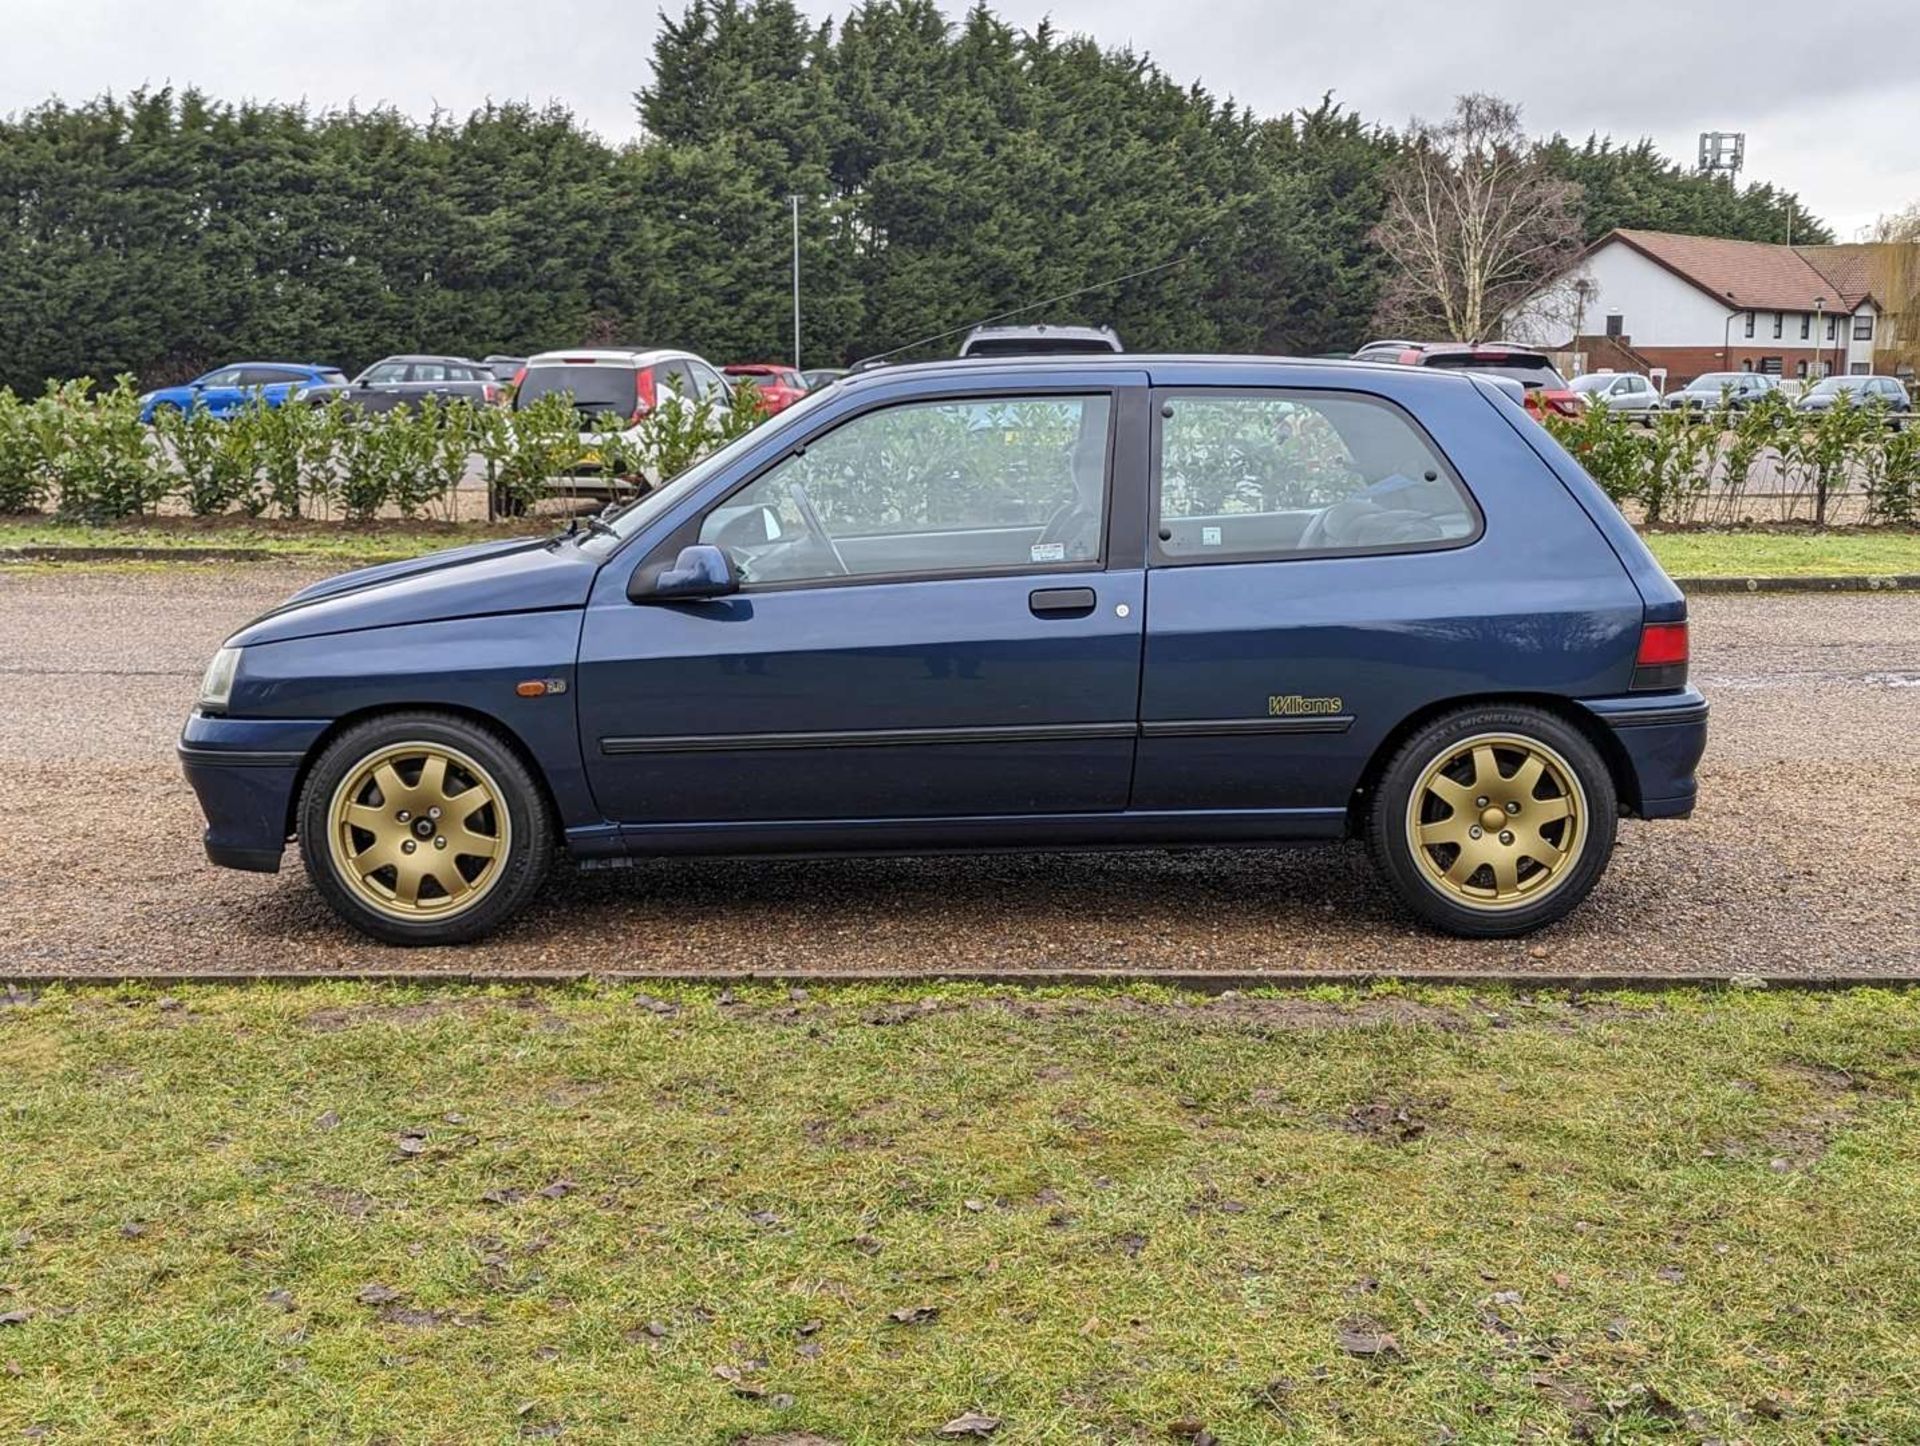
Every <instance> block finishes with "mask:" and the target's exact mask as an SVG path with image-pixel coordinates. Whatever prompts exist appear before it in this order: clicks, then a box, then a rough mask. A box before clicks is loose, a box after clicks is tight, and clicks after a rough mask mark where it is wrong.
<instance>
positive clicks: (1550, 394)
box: [1538, 387, 1580, 417]
mask: <svg viewBox="0 0 1920 1446" xmlns="http://www.w3.org/2000/svg"><path fill="white" fill-rule="evenodd" d="M1538 395H1539V398H1540V408H1541V410H1542V411H1548V412H1558V413H1559V414H1560V415H1561V416H1563V417H1577V416H1579V415H1580V393H1578V392H1576V391H1573V390H1571V389H1570V388H1566V387H1542V388H1541V389H1540V391H1539V393H1538Z"/></svg>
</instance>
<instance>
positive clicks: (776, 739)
mask: <svg viewBox="0 0 1920 1446" xmlns="http://www.w3.org/2000/svg"><path fill="white" fill-rule="evenodd" d="M1133 736H1134V725H1133V724H1132V723H1033V724H1024V725H1022V724H1016V725H1014V726H1011V727H995V728H855V729H847V730H841V731H835V732H830V733H685V734H660V735H658V736H648V737H640V738H602V739H601V740H600V751H601V752H602V753H604V754H608V755H610V756H617V755H620V754H628V753H722V752H724V753H733V752H746V751H751V750H754V749H762V748H887V747H897V746H903V745H914V746H924V745H927V744H937V743H1060V742H1072V741H1074V740H1076V739H1087V738H1131V737H1133Z"/></svg>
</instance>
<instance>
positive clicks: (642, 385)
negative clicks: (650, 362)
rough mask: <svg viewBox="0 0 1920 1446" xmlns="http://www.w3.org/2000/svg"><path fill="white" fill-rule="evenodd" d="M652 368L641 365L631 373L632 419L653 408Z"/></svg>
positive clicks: (638, 417)
mask: <svg viewBox="0 0 1920 1446" xmlns="http://www.w3.org/2000/svg"><path fill="white" fill-rule="evenodd" d="M655 395H656V394H655V392H654V390H653V368H652V367H641V368H640V370H639V371H637V372H635V373H634V374H633V420H634V421H636V422H637V421H639V420H640V419H641V418H642V417H644V416H646V414H647V413H648V412H651V411H652V410H653V403H654V398H655Z"/></svg>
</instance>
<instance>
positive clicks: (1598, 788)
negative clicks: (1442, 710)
mask: <svg viewBox="0 0 1920 1446" xmlns="http://www.w3.org/2000/svg"><path fill="white" fill-rule="evenodd" d="M1617 810H1618V801H1617V797H1616V794H1615V791H1614V785H1613V776H1612V774H1611V773H1609V771H1608V769H1607V765H1606V762H1605V760H1603V759H1602V758H1601V757H1600V754H1599V752H1598V750H1596V749H1595V748H1594V746H1593V744H1592V743H1591V742H1589V741H1588V740H1587V738H1586V736H1585V735H1584V734H1582V733H1581V732H1580V731H1579V730H1578V729H1577V728H1574V727H1573V726H1572V725H1570V724H1568V723H1566V722H1564V721H1563V720H1562V719H1560V718H1558V717H1555V716H1554V715H1553V714H1552V713H1549V712H1546V711H1545V710H1544V709H1539V708H1532V707H1526V706H1519V705H1515V706H1506V707H1484V708H1464V709H1461V710H1460V711H1459V712H1456V713H1450V714H1447V715H1445V716H1444V717H1441V718H1438V719H1435V720H1434V721H1433V722H1431V723H1429V724H1427V725H1426V726H1425V727H1423V728H1421V729H1420V730H1419V731H1418V732H1417V733H1415V734H1414V736H1413V737H1411V738H1409V739H1408V740H1407V741H1406V743H1405V744H1404V745H1402V747H1401V748H1400V749H1399V751H1398V752H1396V753H1395V755H1394V756H1393V758H1392V760H1391V761H1390V762H1389V763H1388V764H1387V767H1386V769H1385V771H1384V772H1383V773H1382V775H1381V778H1380V785H1379V787H1378V788H1377V789H1376V790H1375V793H1374V797H1373V801H1372V807H1371V810H1370V813H1369V816H1368V821H1367V842H1368V845H1369V847H1370V848H1371V849H1372V851H1373V856H1374V861H1375V862H1376V863H1377V864H1378V865H1379V867H1380V870H1381V872H1382V873H1383V874H1384V875H1385V876H1386V877H1387V879H1388V880H1389V881H1390V882H1391V883H1392V884H1393V887H1394V891H1395V892H1396V893H1397V894H1398V895H1399V896H1400V899H1401V901H1402V902H1403V903H1405V904H1406V906H1407V907H1408V908H1409V909H1410V910H1412V911H1413V913H1415V914H1416V915H1418V916H1419V917H1420V918H1421V919H1423V920H1425V921H1426V922H1427V923H1429V924H1431V925H1433V926H1434V927H1436V928H1439V929H1443V930H1445V931H1447V932H1448V933H1450V934H1461V935H1465V936H1468V937H1473V938H1507V937H1511V936H1513V935H1515V934H1524V933H1527V932H1529V931H1531V930H1534V929H1537V928H1540V927H1541V926H1542V925H1545V924H1550V923H1553V922H1554V921H1555V920H1557V919H1561V918H1564V917H1565V916H1566V915H1567V914H1568V913H1569V912H1570V911H1572V909H1573V908H1574V907H1575V906H1576V905H1578V904H1579V903H1580V901H1581V900H1582V899H1584V898H1585V897H1586V896H1587V894H1588V893H1589V892H1590V891H1591V890H1592V888H1593V886H1594V884H1595V882H1596V881H1598V879H1599V877H1600V875H1601V873H1602V872H1603V871H1604V870H1605V869H1606V866H1607V860H1608V858H1609V857H1610V856H1611V855H1612V853H1613V838H1614V825H1615V814H1616V812H1617Z"/></svg>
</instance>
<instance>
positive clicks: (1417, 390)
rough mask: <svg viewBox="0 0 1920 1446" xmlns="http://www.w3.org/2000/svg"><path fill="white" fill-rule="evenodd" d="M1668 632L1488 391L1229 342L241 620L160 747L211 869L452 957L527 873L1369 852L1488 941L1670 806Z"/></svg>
mask: <svg viewBox="0 0 1920 1446" xmlns="http://www.w3.org/2000/svg"><path fill="white" fill-rule="evenodd" d="M1706 719H1707V704H1706V702H1705V700H1704V699H1702V697H1701V696H1700V694H1699V693H1698V692H1697V691H1696V690H1694V689H1693V688H1691V687H1690V686H1688V684H1687V627H1686V602H1685V600H1684V598H1683V597H1682V596H1681V594H1680V592H1679V590H1678V589H1677V588H1676V587H1675V586H1674V585H1673V583H1672V582H1671V581H1670V580H1669V579H1668V578H1667V576H1666V575H1665V574H1664V573H1663V572H1662V571H1661V569H1660V567H1659V565H1658V564H1657V563H1656V562H1655V561H1654V559H1653V557H1652V556H1651V555H1650V554H1649V553H1648V551H1647V549H1646V548H1645V547H1644V546H1643V545H1642V544H1641V542H1640V540H1639V538H1638V537H1637V536H1636V535H1635V534H1634V532H1633V530H1632V529H1631V528H1630V527H1629V526H1628V525H1627V524H1626V523H1625V522H1624V521H1623V520H1622V518H1621V516H1620V514H1619V512H1618V511H1617V510H1616V509H1615V508H1614V507H1613V505H1612V504H1611V503H1610V502H1609V501H1608V500H1607V499H1606V497H1605V496H1604V494H1602V492H1601V491H1600V489H1599V488H1598V487H1597V486H1596V485H1595V484H1594V482H1593V481H1592V480H1591V479H1590V478H1589V477H1588V476H1587V475H1586V473H1585V472H1583V471H1582V470H1581V469H1580V467H1579V466H1578V465H1577V464H1576V463H1575V462H1574V460H1573V459H1572V458H1571V457H1570V456H1569V455H1568V454H1567V453H1566V452H1565V451H1563V450H1562V449H1561V448H1560V447H1559V446H1558V445H1557V444H1556V443H1555V442H1554V441H1553V439H1552V438H1551V437H1550V436H1549V435H1548V434H1547V433H1546V432H1545V431H1544V430H1543V429H1542V428H1540V427H1539V426H1538V425H1536V424H1535V423H1534V422H1532V421H1531V420H1530V419H1529V418H1528V417H1527V415H1526V414H1525V412H1523V411H1522V410H1521V409H1520V408H1519V407H1517V406H1515V405H1514V404H1513V403H1512V402H1511V401H1510V400H1508V399H1507V398H1506V397H1505V396H1504V395H1503V394H1502V393H1501V392H1500V391H1499V390H1498V389H1497V388H1495V387H1494V386H1492V385H1491V384H1489V383H1487V382H1486V381H1485V380H1483V379H1481V378H1477V377H1474V376H1471V375H1464V374H1458V373H1447V372H1440V371H1433V370H1426V369H1419V368H1411V367H1397V366H1372V365H1367V364H1363V363H1341V362H1300V361H1282V360H1266V359H1255V358H1229V357H1220V358H1160V357H1146V356H1115V357H1111V358H1101V357H1092V356H1073V357H1058V358H1051V359H1046V358H1035V359H1025V360H1022V359H1005V360H991V361H983V360H972V361H967V362H949V363H942V364H935V365H927V366H910V367H888V368H883V369H877V370H873V371H869V372H867V373H865V374H862V375H855V376H852V377H850V378H848V379H847V380H845V381H843V382H841V383H840V384H838V385H836V386H834V387H831V388H828V389H826V390H824V391H820V392H816V393H813V394H811V395H809V396H808V397H806V398H804V399H803V400H802V401H800V402H799V403H797V404H795V405H794V406H793V407H791V408H790V409H788V410H787V411H785V412H782V413H781V414H780V415H779V416H777V417H775V418H773V419H772V420H771V421H769V422H767V423H765V424H764V425H762V426H761V427H759V428H757V429H756V430H754V431H752V432H750V433H748V434H747V435H746V436H745V437H743V438H741V439H739V440H737V441H736V442H734V443H733V444H732V445H730V446H729V447H727V448H726V449H725V450H723V451H722V452H720V453H718V454H717V455H715V456H714V457H712V458H710V459H708V460H707V461H705V462H703V463H701V464H699V465H698V466H696V467H694V468H692V469H691V470H690V471H688V472H686V473H684V474H683V475H681V476H680V477H679V478H677V479H675V480H674V481H673V482H671V483H669V484H667V485H666V486H664V487H662V488H660V489H659V490H657V491H655V492H653V493H651V494H649V495H647V496H646V497H644V498H642V499H640V500H639V501H638V502H635V503H633V504H631V505H629V506H628V507H626V508H625V509H624V510H622V511H618V512H614V513H611V514H609V515H608V516H607V517H606V518H605V519H596V520H595V522H594V523H593V524H592V525H590V527H589V528H588V529H587V530H583V531H574V532H569V533H567V534H563V535H560V536H557V537H554V538H551V539H548V540H544V541H539V540H534V541H503V542H495V543H487V544H482V545H480V546H475V547H466V548H461V549H457V550H455V551H452V552H445V553H441V554H438V555H435V556H430V557H424V558H420V559H418V560H415V561H409V562H400V563H392V564H388V565H386V566H381V567H373V568H368V569H364V570H362V571H359V572H353V573H349V574H347V575H345V576H343V577H338V578H334V579H333V580H331V581H328V582H324V583H321V584H318V585H317V586H314V587H310V588H308V589H307V590H306V591H304V592H302V593H299V594H297V595H296V596H295V597H294V598H292V599H291V600H290V601H289V602H288V603H287V604H286V605H285V606H283V607H281V608H279V609H277V610H276V611H274V612H271V613H269V614H267V615H266V616H265V617H263V618H260V619H259V620H258V621H256V622H254V623H252V624H251V625H249V626H248V627H246V628H244V629H242V630H241V631H240V632H238V633H236V634H235V635H234V636H233V637H232V638H231V639H230V640H229V641H228V643H227V645H226V646H225V647H224V648H223V649H221V651H220V652H219V654H218V655H217V656H216V657H215V658H214V660H213V663H212V666H211V667H210V668H209V669H208V672H207V676H206V680H205V683H204V685H203V689H202V694H201V697H200V701H199V705H198V706H197V707H196V708H195V709H194V710H193V713H192V716H191V717H190V719H189V720H188V722H187V725H186V730H185V734H184V736H183V739H182V742H181V747H180V751H181V756H182V758H183V760H184V764H185V768H186V773H187V777H188V778H189V780H191V782H192V785H193V787H194V789H195V791H196V792H197V793H198V795H199V798H200V802H201V806H202V808H203V809H204V811H205V813H206V817H207V820H208V828H207V832H206V848H207V852H208V854H209V855H210V856H211V857H212V858H213V860H214V861H215V862H216V863H220V864H225V865H228V866H231V867H234V868H243V869H256V870H274V869H277V868H278V867H279V865H280V861H281V855H282V851H283V849H284V847H285V844H286V841H287V840H288V838H289V837H290V836H292V837H297V838H298V840H299V844H300V849H301V853H302V856H303V858H304V860H305V864H306V868H307V872H308V875H309V877H310V878H311V879H312V880H313V882H314V884H315V886H316V887H317V888H318V889H319V890H320V891H321V893H322V894H323V895H325V897H326V898H327V900H328V902H329V903H330V904H331V905H332V906H333V908H334V909H335V910H337V911H338V913H339V914H340V915H341V916H342V917H343V918H345V919H346V920H348V921H349V922H351V923H353V924H355V925H357V926H358V927H359V928H361V929H363V930H365V931H366V932H367V933H369V934H372V935H375V936H377V937H379V938H381V939H385V940H390V941H392V942H395V943H401V944H426V943H451V942H456V941H460V940H465V939H471V938H473V937H475V936H476V935H479V934H481V933H483V932H484V931H486V930H488V929H490V928H492V927H494V926H496V925H498V924H499V923H501V922H502V921H503V920H505V919H506V918H507V917H508V916H510V915H511V914H513V913H514V912H515V911H516V910H518V909H520V908H521V906H522V905H524V904H525V903H526V902H527V901H528V899H529V898H531V897H532V895H533V894H534V892H535V890H536V889H537V888H538V887H539V885H540V881H541V877H542V875H543V874H545V873H546V871H547V869H548V866H549V865H550V864H551V863H552V862H553V860H554V859H555V858H556V856H558V855H560V854H562V853H564V854H567V855H569V856H571V857H573V858H575V859H607V858H622V857H633V856H651V855H665V854H689V853H705V854H719V853H925V852H935V851H966V850H972V849H1005V848H1030V849H1057V848H1086V847H1094V848H1141V847H1147V848H1154V847H1165V846H1174V845H1195V844H1205V845H1252V846H1264V845H1270V844H1274V843H1278V842H1282V841H1298V840H1322V839H1324V840H1333V839H1341V838H1350V837H1358V838H1364V839H1365V840H1366V841H1367V843H1368V845H1369V846H1370V848H1371V850H1372V853H1373V856H1374V858H1375V859H1376V860H1377V862H1378V864H1379V867H1380V871H1381V873H1382V874H1383V876H1384V877H1385V879H1386V881H1387V882H1388V883H1389V884H1390V885H1391V886H1392V888H1393V889H1394V891H1395V892H1396V893H1397V894H1398V896H1399V897H1400V899H1402V900H1403V901H1404V902H1405V904H1406V906H1407V908H1408V909H1409V910H1410V911H1411V912H1412V913H1413V914H1414V915H1416V916H1418V917H1419V918H1420V919H1422V920H1424V921H1426V922H1427V923H1428V924H1430V925H1433V926H1436V927H1438V928H1440V929H1444V930H1449V931H1452V932H1454V933H1458V934H1465V935H1478V936H1505V935H1514V934H1519V933H1522V932H1524V931H1527V930H1530V929H1534V928H1536V927H1538V926H1540V925H1542V924H1546V923H1548V922H1550V921H1552V920H1555V919H1558V918H1560V917H1561V916H1563V915H1564V914H1566V913H1567V912H1568V910H1570V909H1572V908H1573V907H1574V906H1575V905H1576V904H1577V903H1578V902H1579V901H1580V900H1581V899H1582V898H1583V897H1584V896H1585V895H1586V894H1587V892H1588V891H1589V890H1590V889H1591V888H1592V887H1593V885H1594V883H1595V881H1596V880H1597V879H1598V878H1599V876H1600V874H1601V871H1602V870H1603V869H1604V868H1605V866H1606V863H1607V859H1608V856H1609V854H1610V853H1611V851H1612V848H1613V841H1614V828H1615V820H1616V818H1617V817H1619V816H1621V815H1625V816H1628V817H1636V818H1674V817H1684V816H1685V815H1686V814H1688V813H1689V812H1690V811H1691V810H1692V808H1693V806H1694V794H1695V783H1694V776H1693V770H1694V767H1695V764H1696V763H1697V761H1698V760H1699V758H1700V755H1701V752H1702V749H1703V747H1704V746H1705V742H1706Z"/></svg>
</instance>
